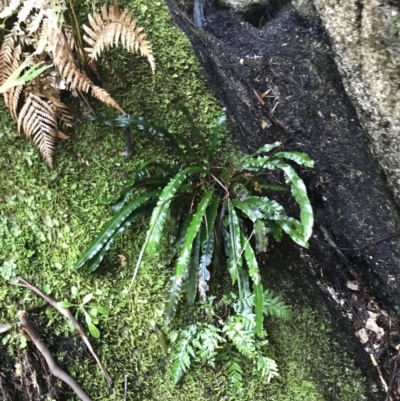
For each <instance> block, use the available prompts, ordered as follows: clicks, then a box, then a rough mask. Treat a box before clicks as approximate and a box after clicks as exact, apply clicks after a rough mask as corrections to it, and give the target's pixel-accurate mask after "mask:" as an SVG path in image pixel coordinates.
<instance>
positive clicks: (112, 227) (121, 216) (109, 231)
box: [75, 191, 159, 269]
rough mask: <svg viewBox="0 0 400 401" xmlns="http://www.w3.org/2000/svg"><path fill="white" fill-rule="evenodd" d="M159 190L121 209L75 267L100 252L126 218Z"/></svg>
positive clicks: (144, 195) (142, 196) (146, 194)
mask: <svg viewBox="0 0 400 401" xmlns="http://www.w3.org/2000/svg"><path fill="white" fill-rule="evenodd" d="M158 194H159V192H157V191H154V192H148V193H145V194H143V195H141V196H139V197H138V198H136V199H135V200H134V201H132V202H130V203H129V204H128V205H127V206H125V207H124V208H123V209H122V210H120V211H119V212H118V213H117V214H116V215H115V216H114V217H113V218H112V219H111V220H110V221H109V223H108V224H107V225H106V226H105V227H104V228H103V230H102V231H101V232H100V233H99V234H98V235H97V237H96V238H95V239H94V240H93V241H92V243H91V244H90V245H89V246H88V247H87V249H86V250H85V251H84V252H83V254H82V256H81V257H80V258H79V260H78V261H77V262H76V264H75V269H78V268H79V267H81V266H83V264H84V263H85V262H87V261H88V260H89V259H91V258H93V257H94V256H95V255H96V254H97V253H98V252H100V251H101V250H102V248H103V246H104V245H106V243H107V242H108V241H109V239H110V238H111V237H112V236H113V235H114V234H115V232H116V231H117V230H118V229H119V228H120V227H121V226H122V225H123V224H124V222H125V221H126V219H127V218H128V217H129V216H130V215H131V213H132V212H133V211H134V210H135V209H137V208H138V207H139V206H141V205H143V204H144V203H145V202H147V201H148V200H149V199H151V198H154V197H156V196H157V195H158Z"/></svg>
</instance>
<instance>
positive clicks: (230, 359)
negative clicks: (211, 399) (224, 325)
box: [220, 344, 243, 392]
mask: <svg viewBox="0 0 400 401" xmlns="http://www.w3.org/2000/svg"><path fill="white" fill-rule="evenodd" d="M220 358H221V360H222V361H223V362H224V368H225V371H226V373H227V374H228V376H229V380H230V382H231V383H232V384H233V385H234V386H235V387H236V390H237V391H238V392H240V391H242V390H243V371H242V368H241V367H240V355H239V354H238V353H237V352H235V351H233V349H232V347H231V346H230V345H229V344H226V345H225V347H224V349H223V351H222V352H221V354H220Z"/></svg>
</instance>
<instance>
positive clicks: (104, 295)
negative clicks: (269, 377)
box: [0, 0, 365, 401]
mask: <svg viewBox="0 0 400 401" xmlns="http://www.w3.org/2000/svg"><path fill="white" fill-rule="evenodd" d="M78 3H79V7H80V9H79V10H78V11H79V13H80V14H81V15H83V13H84V12H87V11H90V9H91V5H90V4H89V3H82V2H77V4H78ZM126 5H129V7H130V8H131V9H132V10H133V14H134V15H135V16H136V17H137V18H138V20H139V24H140V25H142V26H144V28H145V31H146V33H147V35H148V38H149V39H150V41H151V43H152V45H153V51H154V54H155V56H156V62H157V72H156V74H155V75H154V76H152V75H151V72H150V69H149V66H148V65H147V64H146V61H145V60H144V59H141V58H140V57H139V56H137V55H131V54H127V53H124V52H122V51H115V50H114V51H112V52H111V54H112V60H113V62H114V63H115V65H116V67H117V69H119V70H120V71H121V74H122V75H123V76H124V78H125V79H126V80H127V81H128V83H129V85H128V87H127V88H126V89H124V90H121V89H118V88H117V86H116V84H115V83H114V82H113V81H112V79H111V80H107V81H106V82H105V85H104V86H105V88H106V89H107V90H109V91H110V93H112V95H113V96H114V97H115V98H116V100H117V101H118V102H120V104H121V105H122V107H123V108H124V109H125V110H126V111H127V112H130V113H136V114H140V115H144V116H146V118H148V119H150V120H152V121H154V122H155V123H157V124H160V125H163V126H166V127H170V128H172V129H173V130H182V129H183V125H182V119H181V118H180V117H179V113H178V111H176V109H175V106H176V105H177V104H178V103H179V102H182V101H183V102H185V104H186V105H187V106H188V108H189V109H190V110H191V111H192V113H193V115H194V117H195V118H196V120H197V122H198V124H199V125H200V126H202V127H208V126H210V124H212V121H213V119H214V118H215V117H216V116H217V115H218V113H219V110H220V105H219V104H218V103H217V101H216V100H215V98H214V97H213V96H212V95H211V94H210V93H209V92H208V90H207V88H206V85H205V84H204V80H203V76H202V72H201V69H200V67H199V65H198V63H197V61H196V59H195V56H194V55H193V52H192V50H191V46H190V44H189V42H188V41H187V39H186V38H185V37H184V35H183V34H182V32H180V30H179V29H178V28H177V27H176V26H174V25H173V23H172V20H171V16H170V15H169V12H168V10H167V8H166V6H165V4H164V3H163V2H162V1H161V0H160V1H156V0H137V1H135V2H123V4H122V6H126ZM97 7H98V5H97ZM93 107H94V109H95V110H96V112H101V111H104V110H105V109H104V107H103V106H102V105H100V104H97V103H95V104H94V105H93ZM77 109H78V110H79V108H77ZM108 112H110V111H108ZM79 113H80V112H79V111H78V112H76V113H75V114H76V124H75V128H74V130H73V131H72V132H71V139H70V140H69V141H68V142H61V143H59V144H58V146H57V151H56V158H55V169H54V170H52V171H51V170H49V169H48V168H47V167H46V165H45V163H44V162H43V161H42V160H41V158H40V156H39V155H38V153H37V151H36V149H35V148H34V146H33V144H32V143H31V142H27V141H25V140H24V139H22V138H20V137H19V136H18V134H17V133H16V127H15V124H14V122H13V121H12V120H11V118H10V117H9V116H8V113H7V111H6V110H5V109H4V107H2V108H1V110H0V164H1V171H0V271H1V272H2V273H3V274H5V273H7V274H8V275H9V276H12V275H13V274H14V275H15V274H19V275H22V276H24V277H26V278H27V279H28V280H29V281H31V282H32V283H34V284H35V285H37V286H38V287H40V288H42V289H44V290H45V291H46V292H47V293H50V294H51V295H52V296H53V297H54V298H56V299H58V300H60V301H61V300H64V299H70V297H71V291H70V289H71V286H73V285H74V286H77V287H78V288H79V289H80V290H81V292H82V293H84V294H86V293H89V292H93V293H94V300H95V301H96V304H99V305H102V306H104V307H107V308H108V309H109V310H110V316H109V317H108V318H102V319H101V320H100V323H99V329H100V331H101V338H100V340H93V345H94V347H95V348H96V350H97V351H98V353H99V355H100V357H101V359H102V360H103V362H104V364H105V365H106V366H107V368H108V369H109V371H110V374H111V376H112V377H113V379H114V381H115V383H116V387H115V391H116V394H115V395H114V394H111V393H110V390H109V388H108V387H107V385H106V384H105V382H104V379H103V377H102V375H101V373H100V371H99V369H98V367H97V366H96V364H95V363H94V361H93V360H92V358H91V357H90V356H89V355H88V354H87V353H85V351H84V349H85V347H84V346H83V345H82V341H81V340H80V338H79V337H78V336H76V334H73V333H72V332H71V329H70V328H69V326H68V325H67V324H66V321H65V320H64V318H63V317H62V316H60V315H59V314H57V313H56V312H55V311H54V310H52V309H51V308H48V307H47V308H41V309H39V312H36V313H38V314H39V317H37V318H36V320H35V324H36V326H37V327H38V329H39V330H40V332H41V333H42V335H43V338H44V339H45V341H46V342H48V343H50V344H56V345H58V344H59V347H58V354H57V355H56V357H57V358H58V359H59V360H60V363H61V364H62V366H63V367H64V368H67V369H68V371H69V373H70V374H71V375H72V376H74V377H75V378H76V379H77V381H78V382H79V383H80V384H81V385H82V387H83V388H84V389H85V390H86V391H87V393H88V394H90V395H91V397H92V398H93V399H94V400H102V401H107V400H115V399H118V400H121V399H123V395H124V390H123V388H124V386H123V383H124V378H125V376H127V378H128V399H130V400H133V399H135V400H143V401H145V400H182V401H183V400H188V401H189V400H196V401H202V400H209V399H215V400H219V399H239V400H240V401H245V400H255V399H265V400H270V401H286V400H287V401H289V400H290V401H296V400H299V401H300V400H308V401H312V400H318V401H323V400H334V399H340V400H342V401H353V400H362V399H363V395H364V394H365V389H364V385H363V381H362V380H361V378H360V376H359V374H358V373H357V371H356V370H355V368H354V367H353V366H352V364H351V362H349V361H348V359H347V357H346V356H345V355H343V353H342V352H341V351H340V349H339V347H338V346H337V345H335V344H333V343H332V342H331V339H330V333H329V330H327V329H324V330H321V326H322V325H325V327H328V324H327V323H326V322H325V319H324V318H321V317H319V315H318V314H317V313H316V312H314V311H312V310H311V309H310V307H300V306H299V307H296V308H295V310H294V312H295V313H294V314H295V316H297V317H296V319H295V320H294V321H293V322H292V323H290V324H287V323H282V322H275V321H274V322H269V323H268V330H269V332H270V333H271V334H270V347H271V350H270V351H271V354H273V355H274V356H275V358H276V359H277V361H278V363H279V365H280V372H281V377H280V378H278V379H277V380H275V381H274V382H273V383H272V384H270V385H266V384H265V383H262V382H260V381H259V376H258V375H257V374H256V373H255V368H254V366H252V365H251V364H249V365H248V366H245V367H244V370H245V371H246V376H247V377H246V383H247V388H246V392H245V393H244V394H242V395H241V396H240V397H237V396H236V394H234V392H233V390H231V389H230V387H229V385H228V379H227V378H226V377H225V375H224V374H223V372H222V371H221V370H219V369H216V370H213V369H211V368H209V367H202V368H201V367H199V368H197V369H194V370H192V371H191V372H190V374H189V375H187V376H186V377H185V378H184V380H183V382H182V383H181V384H180V385H179V386H178V387H176V388H174V387H173V386H172V384H171V381H170V378H169V361H168V360H167V358H166V356H165V355H164V354H163V351H162V349H161V347H160V345H159V343H158V342H157V338H156V336H155V334H154V333H153V331H152V328H151V325H150V321H151V320H152V319H156V318H157V316H156V312H155V311H156V310H157V309H159V308H160V307H161V305H162V303H163V301H164V299H165V294H166V291H167V287H168V286H167V282H168V278H169V276H170V272H169V271H168V269H167V268H166V267H165V266H164V265H163V264H162V258H161V256H160V258H158V259H157V258H156V259H154V260H147V261H145V263H144V265H143V267H142V269H141V272H140V274H139V278H138V280H137V281H136V283H135V286H134V288H133V290H132V291H131V292H130V293H129V294H125V293H124V291H125V290H126V288H127V287H128V285H129V280H130V278H131V274H132V271H133V268H134V265H135V262H136V258H137V255H138V253H139V250H140V246H141V244H142V242H143V239H144V235H145V231H146V224H145V222H143V223H139V224H136V225H135V226H134V227H133V228H132V229H131V230H127V231H126V232H125V233H124V234H123V235H122V236H121V237H120V238H119V240H118V241H117V242H116V243H115V244H114V245H113V248H112V251H111V252H110V254H109V256H107V258H106V259H105V261H104V263H103V264H102V267H101V268H100V269H99V272H98V273H97V272H96V274H92V275H87V274H85V273H84V272H82V271H72V269H71V268H72V266H73V264H74V263H75V262H76V260H77V258H78V256H79V254H80V253H81V251H82V250H83V249H84V248H85V247H86V246H87V245H88V243H89V242H90V241H91V239H92V238H93V236H94V234H95V233H97V232H98V230H99V228H100V227H101V226H102V224H104V223H105V222H106V221H107V219H108V217H109V211H108V210H107V208H106V207H104V206H103V205H101V204H100V203H99V202H98V199H99V198H107V197H110V196H112V195H113V194H115V193H117V192H118V190H119V189H121V186H122V184H123V182H124V181H125V180H126V179H127V178H128V177H129V176H130V173H131V172H132V171H134V170H136V169H137V168H138V167H139V166H140V165H141V163H143V162H144V161H147V160H149V159H157V158H158V159H160V158H166V157H168V155H167V154H166V151H165V149H164V148H163V147H162V145H161V143H158V142H157V141H156V140H155V139H154V138H153V137H151V136H150V135H148V134H146V133H144V132H135V133H134V134H135V154H134V156H133V158H132V159H130V160H129V161H126V160H125V159H123V157H122V156H121V154H120V153H121V152H122V150H123V132H121V131H118V130H112V129H110V128H106V127H100V126H97V125H94V124H91V123H89V122H88V121H87V119H85V118H84V117H83V116H80V114H79ZM224 146H225V148H226V157H227V158H230V157H234V156H235V155H234V154H233V152H236V153H237V152H238V150H232V149H235V147H234V145H233V144H232V142H231V141H230V140H228V139H226V143H225V145H224ZM119 255H123V256H125V257H126V261H127V265H126V266H125V267H121V264H120V258H119ZM0 305H1V308H0V322H15V316H16V312H17V310H18V309H26V310H28V311H32V310H35V308H36V307H43V306H45V302H44V301H43V300H41V299H39V298H38V297H36V296H34V295H32V294H30V293H29V291H27V290H25V289H21V288H17V287H14V286H10V285H8V284H7V283H6V281H5V280H3V279H1V278H0ZM300 305H301V302H300ZM3 338H4V337H3ZM13 338H14V337H12V338H11V339H10V340H9V342H8V350H9V352H11V353H12V352H13V349H15V347H17V346H18V342H17V341H16V340H15V341H13ZM66 342H69V348H65V347H64V345H63V344H65V343H66ZM71 344H72V345H71ZM71 347H72V348H71ZM318 372H320V373H319V375H317V373H318ZM340 383H341V384H340ZM329 389H332V390H329ZM335 392H336V393H337V394H340V397H336V398H335V396H334V393H335ZM70 399H71V400H72V399H75V398H74V396H73V395H72V394H71V396H70Z"/></svg>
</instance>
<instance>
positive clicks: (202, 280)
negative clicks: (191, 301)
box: [198, 227, 214, 299]
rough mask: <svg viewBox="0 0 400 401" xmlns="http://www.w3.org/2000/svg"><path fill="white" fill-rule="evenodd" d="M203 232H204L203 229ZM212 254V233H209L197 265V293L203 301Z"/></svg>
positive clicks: (208, 278)
mask: <svg viewBox="0 0 400 401" xmlns="http://www.w3.org/2000/svg"><path fill="white" fill-rule="evenodd" d="M203 230H206V228H205V227H203ZM213 252H214V233H213V232H211V233H210V236H209V237H208V238H207V239H206V241H205V242H204V243H203V245H202V254H201V258H200V264H199V265H198V266H199V267H198V269H199V273H198V274H199V293H200V296H201V297H202V298H203V299H206V297H207V295H206V292H207V287H208V285H207V282H208V280H210V272H209V270H208V269H207V268H208V266H210V264H211V260H212V256H213Z"/></svg>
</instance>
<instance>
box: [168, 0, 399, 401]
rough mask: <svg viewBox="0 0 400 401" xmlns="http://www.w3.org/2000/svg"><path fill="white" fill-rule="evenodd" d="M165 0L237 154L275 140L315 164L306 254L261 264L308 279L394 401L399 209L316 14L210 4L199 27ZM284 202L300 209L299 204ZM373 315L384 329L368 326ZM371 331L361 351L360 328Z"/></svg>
mask: <svg viewBox="0 0 400 401" xmlns="http://www.w3.org/2000/svg"><path fill="white" fill-rule="evenodd" d="M199 1H200V0H199ZM166 3H167V4H168V6H169V7H170V10H171V13H172V15H173V17H174V19H175V21H176V23H177V24H178V25H179V26H180V27H181V29H182V30H183V31H184V32H185V33H186V35H187V36H188V38H189V39H190V41H191V43H192V46H193V49H194V51H195V53H196V55H197V57H198V59H199V61H200V63H201V65H202V66H203V69H204V72H205V75H206V78H207V81H208V83H209V85H210V87H211V89H212V90H213V92H214V93H215V95H216V97H217V98H218V99H220V101H221V102H222V104H223V105H224V106H225V107H226V109H227V114H228V117H229V120H230V131H231V133H232V134H233V136H234V138H235V139H237V140H238V142H239V144H240V146H241V147H242V148H243V150H245V151H246V152H249V153H250V152H254V151H255V150H256V149H257V148H259V147H260V146H262V145H264V144H265V143H269V142H273V141H276V140H280V141H282V142H283V144H284V146H285V148H286V149H287V150H296V151H302V152H306V153H308V154H310V156H311V157H312V158H313V159H314V161H315V168H313V169H312V170H308V169H307V170H304V171H302V172H301V176H302V177H303V179H304V181H305V183H306V185H307V188H308V190H309V196H310V198H311V201H312V205H313V207H314V212H315V215H316V222H315V230H314V236H313V238H312V239H311V240H310V248H309V249H308V250H299V249H298V248H297V247H296V246H294V245H293V244H291V243H290V242H289V241H283V242H282V243H281V244H279V245H277V246H276V247H275V248H274V249H272V250H271V251H270V254H269V255H268V261H269V262H268V263H269V265H268V267H269V268H272V269H276V272H277V274H278V275H279V272H280V271H282V266H289V265H291V266H292V269H291V270H290V271H286V272H285V274H290V275H291V276H292V279H293V280H294V281H296V278H297V276H300V273H301V274H303V273H304V274H306V276H307V277H308V281H309V284H308V283H307V285H308V286H309V288H307V291H311V292H312V294H313V295H312V299H313V300H314V302H315V304H316V305H318V304H320V303H323V304H324V305H325V306H326V308H328V309H329V310H330V312H331V318H332V320H333V321H334V322H335V324H336V326H337V328H338V331H337V333H336V335H337V337H338V339H339V340H340V341H341V344H342V346H343V348H344V349H346V351H347V352H348V353H349V354H350V355H352V357H353V358H354V360H355V363H356V365H357V366H358V367H359V368H360V370H361V371H362V372H363V373H364V374H365V376H366V377H367V378H368V380H369V383H370V387H371V393H370V399H371V400H383V399H387V400H388V399H389V398H388V393H387V390H386V389H385V388H384V386H382V379H383V380H384V381H385V382H386V384H387V385H388V386H389V387H391V396H392V399H393V400H398V399H400V397H399V394H398V391H397V388H398V386H399V384H400V383H399V382H400V378H399V377H398V375H397V365H398V364H397V358H398V356H397V354H398V351H397V345H398V344H399V335H398V326H399V311H400V309H399V306H400V292H399V291H398V288H399V284H400V269H399V267H400V241H399V238H400V237H399V236H394V237H391V238H386V237H387V236H388V235H390V234H393V233H397V232H398V231H399V229H400V213H399V210H398V209H397V207H396V206H395V203H394V201H393V199H392V196H391V194H390V192H389V191H388V189H387V187H386V183H385V181H384V178H383V176H382V175H381V174H380V173H379V171H378V169H377V167H376V165H375V163H374V161H373V159H372V157H371V156H370V154H369V153H368V151H367V147H366V144H365V142H364V138H363V135H362V131H361V128H360V124H359V122H358V119H357V115H356V112H355V110H354V108H353V107H352V105H351V103H350V102H349V100H348V98H347V96H346V93H345V90H344V88H343V86H342V83H341V78H340V75H339V73H338V71H337V69H336V66H335V62H334V54H333V52H332V49H331V46H330V43H329V40H328V37H327V35H326V33H325V31H324V29H323V26H322V24H321V22H320V20H319V18H318V16H317V15H316V13H315V15H313V16H310V17H309V18H307V19H304V18H302V17H300V16H299V15H298V14H297V13H296V12H295V10H294V9H293V8H292V6H291V5H290V4H289V3H288V2H286V1H285V2H275V3H276V4H277V5H276V6H275V7H274V9H273V10H271V9H269V11H268V13H263V14H262V15H260V16H259V17H258V18H257V17H256V16H255V15H254V14H253V15H252V16H251V17H250V18H248V20H249V21H247V20H245V19H244V18H243V17H241V16H240V15H238V14H236V13H235V12H233V11H232V10H228V9H218V8H216V7H210V6H209V7H203V10H207V14H206V15H201V16H200V17H201V18H200V19H199V18H198V17H199V16H197V18H196V23H197V24H199V23H198V22H197V21H202V28H201V29H200V28H198V27H196V26H195V24H194V23H193V18H192V12H193V11H192V10H193V9H192V8H191V7H190V5H189V6H188V5H187V4H188V3H187V2H186V7H182V8H179V7H178V6H177V5H176V3H175V2H173V1H172V0H166ZM203 3H204V1H203ZM209 3H211V2H209ZM278 3H280V4H281V5H280V6H279V5H278ZM282 4H283V6H282ZM252 23H253V24H255V25H256V26H254V25H252ZM281 202H282V203H284V205H285V207H286V208H288V209H289V210H290V211H291V212H293V213H296V206H295V205H294V204H292V203H288V201H287V200H286V201H285V199H284V198H283V199H282V200H281ZM385 238H386V240H384V241H382V242H379V243H375V242H376V241H378V240H380V239H385ZM327 243H329V244H327ZM366 244H373V245H372V246H368V247H363V246H364V245H366ZM335 246H336V247H342V248H351V249H353V250H345V249H344V250H340V249H336V248H334V247H335ZM359 247H363V248H362V249H355V248H359ZM270 261H272V262H270ZM271 264H272V266H271ZM293 266H295V268H293ZM301 285H303V286H304V282H302V284H301V283H299V286H301ZM371 319H372V320H373V321H374V322H375V323H376V325H377V327H378V328H380V329H383V331H379V330H378V329H376V327H375V326H371ZM367 321H368V322H369V325H368V324H367ZM366 325H367V326H368V327H369V329H368V330H366V333H367V335H368V339H367V342H366V343H365V344H364V345H362V344H361V342H360V341H359V339H358V338H357V337H356V335H355V332H357V333H359V330H361V329H365V327H366ZM373 359H374V360H376V361H377V365H378V366H374V365H373V364H372V362H371V360H373ZM399 366H400V364H399ZM380 375H382V376H381V377H380ZM377 388H379V389H380V390H377Z"/></svg>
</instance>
